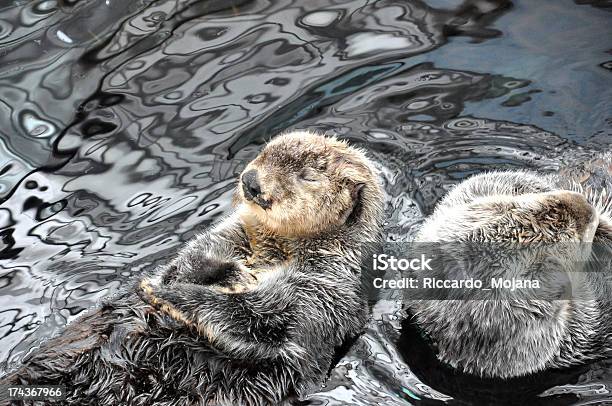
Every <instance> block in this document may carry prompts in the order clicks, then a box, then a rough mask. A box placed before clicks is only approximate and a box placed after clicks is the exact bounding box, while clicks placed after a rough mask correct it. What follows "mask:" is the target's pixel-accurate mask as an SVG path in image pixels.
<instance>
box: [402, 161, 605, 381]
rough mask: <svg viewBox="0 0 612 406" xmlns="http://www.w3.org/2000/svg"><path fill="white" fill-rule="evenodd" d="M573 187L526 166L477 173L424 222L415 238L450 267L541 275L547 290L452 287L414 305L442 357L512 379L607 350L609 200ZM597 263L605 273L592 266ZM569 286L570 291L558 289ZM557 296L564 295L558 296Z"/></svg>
mask: <svg viewBox="0 0 612 406" xmlns="http://www.w3.org/2000/svg"><path fill="white" fill-rule="evenodd" d="M566 183H567V182H565V181H564V180H563V179H560V178H556V177H554V176H543V175H538V174H535V173H530V172H520V171H517V172H492V173H487V174H482V175H477V176H474V177H472V178H470V179H468V180H466V181H464V182H463V183H461V184H459V185H458V186H457V187H455V188H454V189H453V190H452V191H451V192H450V193H448V195H447V196H446V197H445V198H444V199H443V200H442V201H441V202H440V203H439V204H438V206H437V208H436V210H435V212H434V213H433V214H432V215H431V216H430V217H429V218H428V219H427V220H426V221H425V223H424V225H423V227H422V229H421V230H420V232H419V235H418V237H417V240H418V241H420V242H422V243H427V244H429V243H434V244H441V245H442V246H443V247H444V254H443V256H444V255H447V256H448V257H453V258H452V259H453V261H454V262H452V263H451V267H453V270H452V271H451V272H455V273H461V272H463V271H466V273H467V274H470V273H471V275H470V276H477V277H480V278H482V277H484V276H485V275H486V276H488V277H489V278H490V277H491V276H494V275H496V276H503V275H505V276H509V277H517V278H538V279H541V280H543V281H544V283H543V284H544V288H546V289H548V290H542V291H537V292H536V291H525V292H519V291H515V292H508V291H494V290H493V291H491V292H484V291H476V293H470V294H469V296H466V295H465V294H464V292H463V291H462V292H452V291H450V292H448V294H447V296H446V297H445V299H446V300H431V299H432V298H429V299H430V300H414V301H410V302H409V309H410V312H411V313H412V314H413V315H414V320H415V321H416V324H417V325H418V326H420V328H422V329H423V330H424V331H425V332H426V333H427V335H428V336H429V337H430V338H431V340H432V341H433V343H434V344H435V346H436V352H437V356H438V358H439V359H440V360H441V361H442V362H444V363H446V364H448V365H450V366H452V367H454V368H456V369H459V370H461V371H463V372H467V373H470V374H474V375H478V376H483V377H500V378H509V377H515V376H521V375H527V374H530V373H533V372H538V371H542V370H544V369H549V368H560V367H568V366H572V365H576V364H580V363H583V362H586V361H588V360H592V359H596V358H599V357H602V356H605V355H606V354H607V353H609V351H610V349H611V346H612V274H610V258H612V256H611V253H612V220H611V213H610V205H609V204H608V203H606V200H605V199H606V198H608V199H609V197H606V196H603V195H600V194H597V193H587V192H585V191H583V190H581V189H580V188H576V187H569V189H576V190H577V191H574V190H567V189H564V188H566V187H568V186H567V185H566ZM595 250H597V254H594V252H595ZM593 262H595V263H596V264H595V266H598V269H587V267H588V266H590V264H591V265H592V264H593ZM434 269H435V268H434ZM441 269H442V270H443V271H445V272H446V271H448V270H449V269H450V267H449V268H446V269H444V267H443V266H442V267H441ZM441 269H438V270H436V272H439V271H440V270H441ZM457 270H459V271H460V272H456V271H457ZM475 273H476V275H475ZM420 276H431V272H428V274H427V275H425V274H424V273H423V274H421V275H420ZM447 276H448V273H447V274H445V275H441V277H447ZM563 278H566V279H563ZM483 279H484V278H483ZM558 282H560V283H558ZM565 287H569V289H570V291H569V294H568V292H567V291H565V290H564V289H558V288H565ZM556 293H558V294H559V296H560V297H561V299H562V300H554V299H555V297H556V296H555V295H554V294H556Z"/></svg>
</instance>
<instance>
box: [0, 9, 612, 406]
mask: <svg viewBox="0 0 612 406" xmlns="http://www.w3.org/2000/svg"><path fill="white" fill-rule="evenodd" d="M560 3H563V4H560ZM592 3H593V6H595V7H591V6H588V5H575V4H572V3H569V2H556V3H553V2H550V3H549V4H548V5H547V6H546V7H543V6H540V7H536V6H534V5H532V4H531V3H529V2H515V3H514V4H512V3H511V2H509V1H502V0H499V1H495V0H479V1H464V2H460V1H454V0H436V1H433V0H432V1H412V2H404V1H386V0H383V1H365V0H355V1H336V0H316V1H309V2H292V1H289V0H287V1H280V2H279V1H265V0H257V1H231V2H227V1H221V0H212V1H196V0H191V1H186V0H179V1H176V0H167V1H148V0H147V1H135V2H128V1H118V0H107V1H105V2H101V1H93V0H92V1H79V2H76V1H67V0H64V1H49V0H48V1H35V2H28V3H19V2H14V4H11V5H3V6H0V61H1V62H0V123H1V124H2V125H0V174H1V176H0V199H1V200H0V201H1V204H0V237H1V239H0V241H1V243H0V249H1V251H0V259H2V262H1V263H0V267H1V268H2V271H1V273H0V289H1V292H2V294H1V296H0V309H1V310H0V313H1V316H0V343H1V344H2V345H1V346H0V352H1V354H2V356H1V357H0V359H1V360H2V361H4V365H5V366H6V365H8V364H11V363H14V362H17V361H18V360H19V359H21V358H22V357H23V356H24V355H25V353H27V352H28V351H30V350H31V349H32V348H33V346H35V345H37V344H38V343H40V342H41V340H43V339H44V338H45V337H47V336H49V335H51V334H54V333H55V332H57V331H59V330H60V329H61V328H62V326H64V325H65V324H66V322H68V321H70V320H73V319H74V318H75V317H76V316H77V315H78V314H79V313H80V312H82V311H83V310H84V309H86V308H87V307H89V306H91V305H92V304H93V303H95V302H96V300H98V299H100V298H101V297H104V296H107V295H109V294H111V293H113V292H115V291H116V290H117V289H118V288H119V287H120V286H121V285H122V284H123V283H124V282H125V281H126V280H127V279H128V278H129V277H130V276H131V275H133V274H138V273H140V272H142V270H144V269H148V268H150V267H153V266H155V265H156V264H158V263H161V262H163V261H164V260H165V259H166V258H167V257H168V256H169V255H171V254H172V253H173V252H175V251H176V250H177V249H178V247H180V245H181V244H182V242H183V241H185V240H187V239H189V238H191V237H192V236H193V235H194V234H195V233H196V232H197V231H198V230H201V229H203V228H205V227H207V226H208V225H209V224H210V223H211V222H213V221H215V220H216V219H218V218H219V217H220V216H222V215H224V214H225V213H227V211H228V210H230V205H231V194H232V190H233V188H234V186H235V183H234V182H235V178H236V175H237V174H238V173H239V172H240V171H241V170H242V168H243V167H244V165H245V164H246V162H248V161H249V160H250V159H252V158H253V157H254V156H255V155H256V154H257V153H258V151H259V150H260V148H261V145H262V144H263V142H265V141H266V140H267V139H268V138H269V136H270V135H271V134H273V133H275V132H278V131H282V130H285V129H290V128H306V127H309V128H316V129H319V130H320V131H321V132H325V133H330V134H331V133H334V134H338V135H340V136H342V137H345V138H348V139H350V140H351V141H352V142H354V143H356V144H360V145H362V146H363V147H364V148H366V149H367V150H368V151H369V152H370V154H371V155H372V156H373V157H374V158H375V159H376V160H377V161H378V162H379V165H380V168H381V170H382V173H383V176H384V182H385V189H386V192H387V197H388V205H387V212H388V215H389V221H388V226H387V234H388V238H389V239H390V240H399V239H409V238H410V236H411V235H412V234H413V233H414V230H415V229H416V227H418V224H419V222H420V220H421V219H422V216H423V215H424V214H427V213H429V212H430V211H431V210H432V208H433V206H434V204H435V202H436V201H437V199H439V198H440V196H442V195H443V194H444V193H445V191H446V190H447V189H448V188H449V187H451V186H452V185H453V184H455V183H457V182H458V181H460V180H461V179H463V178H465V177H466V176H469V175H470V174H473V173H477V172H480V171H483V170H488V169H491V168H537V169H541V170H549V171H552V170H557V169H559V168H563V167H565V166H567V165H568V164H569V165H573V164H576V163H580V162H583V161H585V160H587V159H589V158H590V157H591V156H592V155H593V154H594V153H595V150H602V149H606V148H609V142H610V134H611V133H610V129H611V126H612V121H611V117H610V112H609V109H607V107H606V106H607V105H606V103H605V102H603V101H604V100H605V97H606V93H605V92H606V90H602V89H604V88H605V83H606V80H607V81H608V82H607V83H609V77H610V76H609V75H610V71H609V69H607V68H606V66H605V62H606V61H609V59H610V57H609V55H607V56H606V55H605V54H602V55H601V57H600V56H599V54H597V52H599V51H598V50H599V47H601V46H602V45H601V44H600V42H597V41H592V39H593V38H594V37H596V38H606V37H609V36H610V34H612V32H611V31H610V28H608V27H609V25H605V24H602V21H605V20H604V19H605V16H606V15H608V16H609V14H606V11H604V10H602V8H601V7H602V5H601V4H600V3H601V2H592ZM524 14H529V15H530V16H531V17H530V18H533V19H535V20H537V19H539V21H551V19H552V20H555V19H558V20H565V19H567V18H568V16H571V17H572V18H579V19H581V21H592V23H591V24H589V25H585V26H584V27H583V28H582V29H575V30H574V31H573V37H572V38H569V39H567V41H566V43H565V44H564V46H565V47H566V48H567V52H565V53H564V55H567V56H566V58H567V60H561V61H560V60H558V59H555V58H556V56H555V58H552V59H546V58H545V54H544V53H543V55H542V56H541V57H540V56H539V55H538V56H534V55H533V54H529V52H530V50H532V49H536V50H537V51H538V52H539V51H540V50H541V49H542V46H541V45H539V44H540V42H542V41H548V40H549V38H555V36H556V35H561V33H563V32H564V30H565V28H564V26H562V25H559V26H555V25H554V24H540V25H538V26H537V29H538V33H539V34H538V35H537V36H533V35H532V36H531V37H530V39H526V38H525V37H523V36H520V35H519V34H517V32H516V31H515V28H514V27H515V26H516V25H517V24H519V23H521V22H522V21H523V20H524V19H523V18H522V17H521V18H519V17H520V16H522V15H524ZM530 29H534V28H533V27H532V28H530ZM524 31H525V32H526V34H525V35H527V34H529V32H527V31H528V30H524ZM580 47H582V48H584V49H585V51H584V52H580V53H577V52H576V51H575V50H576V49H578V48H580ZM549 49H553V50H556V49H557V48H554V47H553V48H551V47H549V46H547V47H545V51H546V50H549ZM500 50H508V52H507V55H506V54H503V53H501V51H500ZM586 50H591V51H592V52H586ZM550 52H552V51H550ZM525 55H528V56H529V58H524V56H525ZM512 57H514V58H515V59H516V60H514V61H510V60H509V59H508V58H512ZM521 57H523V59H521ZM571 58H575V59H571ZM498 59H499V60H504V63H500V62H499V61H498ZM572 64H574V65H572ZM565 66H580V67H583V66H588V69H587V68H584V69H578V70H576V71H575V72H574V73H573V74H574V75H575V76H574V77H572V80H566V79H567V76H566V74H567V71H566V70H564V69H566V68H565ZM568 69H571V68H568ZM549 73H550V74H549ZM555 75H558V76H559V77H560V78H561V79H555V77H556V76H555ZM603 75H607V76H603ZM564 78H565V79H564ZM606 78H607V79H606ZM581 79H585V80H582V82H581ZM561 83H562V84H563V87H561V86H557V85H559V84H561ZM584 89H586V90H584ZM556 95H562V96H563V97H562V102H561V103H560V104H559V105H557V102H558V101H559V98H560V97H561V96H556ZM585 99H586V100H589V101H590V102H589V103H588V107H589V108H588V109H585V108H583V107H584V104H585ZM608 100H609V98H608ZM536 104H537V106H541V107H538V108H541V109H544V112H546V114H544V113H539V112H538V113H537V117H538V118H534V116H533V115H528V112H529V114H531V111H532V110H534V109H536ZM578 107H580V108H578ZM534 114H535V113H534ZM546 120H548V121H546ZM551 120H553V121H551ZM534 123H537V125H534ZM559 123H562V124H559ZM563 123H588V125H587V124H584V125H583V127H582V128H585V129H594V130H593V132H592V133H586V134H579V135H576V131H574V127H571V128H570V127H567V126H566V127H563V125H565V124H563ZM552 130H554V131H552ZM401 316H402V308H401V303H400V302H399V301H398V302H382V303H379V304H378V305H377V306H376V307H375V309H374V318H373V321H372V323H371V324H370V325H369V326H368V329H367V332H366V334H365V335H364V336H363V337H362V338H361V339H360V340H358V342H357V343H356V344H355V346H354V347H353V348H352V349H351V350H350V352H349V354H347V356H346V357H345V358H344V359H343V360H342V362H341V363H340V364H339V365H338V367H337V368H335V369H334V370H333V371H332V375H331V378H330V381H329V382H328V383H327V385H326V387H325V388H323V390H322V392H321V393H320V394H317V395H313V396H312V397H311V398H310V399H309V400H307V401H306V402H305V403H308V404H342V403H343V402H344V403H351V404H363V405H369V404H373V403H374V402H381V403H384V404H398V405H399V404H406V403H418V402H419V400H421V401H423V400H424V399H426V400H427V402H429V403H436V402H445V403H453V402H455V400H456V401H457V402H459V401H464V400H465V399H463V398H462V393H463V392H461V391H460V390H459V391H458V390H457V388H454V389H453V388H452V387H451V388H450V389H449V387H448V386H444V385H442V384H441V383H440V380H436V377H435V376H434V377H431V376H430V377H429V380H428V377H427V374H423V373H421V372H419V371H422V370H423V368H425V369H426V368H427V366H428V365H431V364H428V362H430V361H428V360H427V359H426V358H421V359H419V360H417V361H414V360H411V359H410V357H408V358H406V356H405V354H402V353H400V351H402V352H404V353H406V352H407V353H411V349H410V348H412V347H411V346H414V348H421V347H418V342H417V340H416V338H415V337H413V336H409V337H408V336H406V331H408V330H406V329H405V328H404V329H402V322H401V319H402V317H401ZM402 337H403V338H402ZM406 337H408V338H406ZM398 341H401V342H403V343H404V344H405V343H409V347H408V348H403V347H402V346H398V345H396V343H397V342H398ZM423 348H424V347H423ZM412 353H414V351H412ZM415 362H416V363H417V364H418V365H415V364H414V363H415ZM602 365H603V366H602ZM419 367H420V369H419ZM604 367H605V363H604V364H599V367H598V366H594V367H593V368H592V369H590V370H589V371H588V372H587V375H584V374H583V375H581V377H580V378H578V380H577V381H576V380H575V379H574V378H573V377H569V376H568V377H567V381H566V382H570V381H571V385H562V386H557V387H555V388H553V389H549V390H548V391H547V392H546V396H547V397H550V398H555V399H557V398H559V397H561V396H565V397H566V398H571V399H575V396H574V395H572V394H580V395H581V396H584V397H585V398H587V399H599V398H601V397H602V396H605V395H604V394H605V393H607V392H606V391H608V390H609V388H610V387H611V385H610V376H609V373H608V372H606V371H607V370H609V369H606V368H604ZM597 368H600V369H597ZM417 372H418V374H417ZM572 379H574V380H572ZM560 382H561V383H563V381H560ZM556 383H557V382H555V383H551V386H553V385H554V384H556ZM466 385H467V384H466ZM474 385H476V384H474ZM532 389H533V388H532ZM539 389H540V388H539V387H538V390H539ZM463 394H465V393H463ZM470 396H474V397H475V398H476V399H478V398H480V399H484V398H482V395H481V394H474V393H472V392H470ZM454 399H455V400H454ZM462 399H463V400H462ZM429 403H428V404H429Z"/></svg>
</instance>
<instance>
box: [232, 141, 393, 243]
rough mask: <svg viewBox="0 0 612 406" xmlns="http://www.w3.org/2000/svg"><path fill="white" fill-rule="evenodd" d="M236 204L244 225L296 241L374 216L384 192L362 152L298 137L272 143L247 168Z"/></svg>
mask: <svg viewBox="0 0 612 406" xmlns="http://www.w3.org/2000/svg"><path fill="white" fill-rule="evenodd" d="M235 200H236V202H237V203H238V204H240V207H239V213H240V215H241V216H242V218H243V219H244V220H245V221H248V220H249V219H251V220H252V219H253V218H254V219H256V220H257V222H258V223H259V224H261V225H263V226H264V227H265V228H266V229H267V230H269V231H271V232H273V233H275V234H277V235H283V236H289V237H296V236H297V237H299V236H309V235H313V234H318V233H323V232H326V231H330V230H333V229H335V228H337V227H340V226H342V225H344V224H346V223H347V222H351V221H354V220H356V219H358V218H359V217H360V216H361V215H362V214H366V215H370V216H372V215H374V216H375V215H376V214H374V211H376V208H374V207H370V206H373V205H374V206H379V205H380V201H382V192H381V190H380V186H379V185H378V182H377V180H376V170H375V169H374V168H373V166H372V164H371V163H370V161H369V160H368V159H367V158H366V156H365V154H364V153H363V152H362V151H361V150H359V149H356V148H353V147H350V146H349V145H348V144H347V143H346V142H344V141H340V140H338V139H336V138H330V137H323V136H320V135H315V134H312V133H309V132H305V131H296V132H291V133H288V134H284V135H281V136H279V137H277V138H275V139H273V140H272V141H271V142H270V143H268V144H267V145H266V147H265V148H264V149H263V151H262V152H261V153H260V154H259V156H257V158H255V159H254V160H253V161H252V162H250V163H249V164H248V165H247V167H246V168H245V169H244V171H243V172H242V174H241V176H240V182H239V185H238V190H237V192H236V196H235ZM364 209H365V210H364ZM368 210H369V211H370V213H367V211H368ZM364 212H366V213H364ZM376 220H377V219H374V221H376Z"/></svg>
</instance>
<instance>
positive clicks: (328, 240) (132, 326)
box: [3, 136, 382, 406]
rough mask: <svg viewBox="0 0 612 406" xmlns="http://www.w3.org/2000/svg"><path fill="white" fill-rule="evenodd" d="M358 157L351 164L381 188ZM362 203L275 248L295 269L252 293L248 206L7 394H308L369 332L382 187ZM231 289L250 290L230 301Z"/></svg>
mask: <svg viewBox="0 0 612 406" xmlns="http://www.w3.org/2000/svg"><path fill="white" fill-rule="evenodd" d="M294 138H295V136H294ZM322 140H323V138H322V137H319V142H322V143H324V141H322ZM281 144H282V142H281ZM275 145H277V146H276V147H274V148H277V150H275V151H276V152H275V153H276V155H277V156H282V151H281V150H280V149H278V148H280V147H278V145H279V142H276V144H275ZM281 146H282V145H281ZM347 151H349V152H355V151H356V150H354V149H351V148H348V150H347ZM292 153H295V151H292ZM359 154H361V152H359ZM359 154H357V155H355V156H354V157H353V158H355V159H358V160H359V163H360V165H362V166H361V168H362V169H363V168H365V167H367V168H370V169H371V170H372V173H371V174H370V175H372V179H374V174H375V171H374V169H373V168H372V167H371V164H370V163H369V161H367V160H365V158H363V156H362V155H359ZM267 164H274V162H272V163H270V162H267ZM363 165H365V166H363ZM282 175H283V176H289V175H290V174H289V173H288V172H287V171H284V172H283V173H282ZM347 181H350V179H348V180H347ZM347 184H350V182H348V183H347ZM358 199H359V201H358V202H356V206H358V210H357V211H356V212H355V215H354V216H351V218H350V221H347V222H346V223H345V224H344V225H342V226H340V227H336V228H332V229H328V230H325V231H323V232H319V233H318V234H316V235H309V236H308V237H304V238H297V237H291V238H283V237H282V236H280V237H278V240H281V241H280V243H282V244H280V243H279V244H280V245H282V246H283V247H284V248H285V249H286V250H287V251H288V252H289V253H290V254H291V255H290V258H284V259H283V260H278V261H276V260H273V259H272V258H271V257H266V258H269V259H267V260H266V261H269V262H270V264H268V263H266V262H265V261H264V263H263V265H262V264H260V266H264V267H268V268H271V272H269V274H265V275H264V277H262V279H261V280H260V281H259V282H258V283H257V284H256V286H254V287H251V286H249V283H251V282H252V280H251V278H252V277H251V276H249V275H248V273H247V272H245V265H244V263H245V261H246V259H247V258H248V257H249V256H250V255H251V254H253V252H252V250H253V247H252V246H251V243H250V240H249V235H248V234H247V231H246V228H245V224H244V222H243V220H242V218H241V216H240V213H239V212H240V211H241V210H243V209H244V207H243V204H242V203H240V204H239V206H238V207H237V210H236V212H234V213H233V214H231V215H230V216H229V217H227V218H225V219H224V220H223V221H221V222H220V223H219V224H217V225H216V226H215V227H213V228H212V229H210V230H208V231H207V232H205V233H204V234H201V235H200V236H198V237H197V238H195V239H193V240H192V241H190V242H189V243H188V244H187V245H186V246H185V248H183V249H182V250H181V251H180V252H179V253H178V255H177V256H176V258H175V259H173V260H172V261H171V262H170V263H169V264H168V265H166V266H163V267H161V268H159V269H157V270H155V271H154V272H153V273H152V274H151V275H145V276H144V277H143V278H141V279H139V280H138V281H137V283H136V284H135V286H134V287H133V288H132V289H130V290H129V291H128V292H126V293H124V294H122V295H120V296H118V297H116V298H113V299H112V300H109V301H107V302H106V303H105V304H103V305H102V306H100V307H99V308H97V309H94V310H93V311H92V312H90V313H89V314H87V315H85V316H83V317H81V318H79V319H78V320H77V321H75V322H73V323H71V324H70V325H69V326H68V327H67V328H66V329H65V331H64V332H62V334H60V335H59V336H58V337H56V338H54V339H52V340H50V341H48V342H47V343H46V344H45V345H43V347H42V348H40V349H38V350H37V351H35V352H34V353H33V355H31V356H30V357H28V358H27V359H26V360H25V361H24V363H23V365H22V366H21V367H20V368H19V369H18V370H16V371H15V372H13V373H12V374H10V375H9V376H7V377H5V378H4V381H3V383H13V384H62V385H65V386H66V388H67V389H68V398H67V401H66V404H70V405H84V404H92V405H108V406H111V405H159V406H161V405H177V406H178V405H254V406H257V405H272V404H280V403H282V402H285V401H287V400H288V399H292V398H296V397H297V398H299V397H301V396H303V395H305V394H307V393H308V392H310V391H312V390H314V389H316V388H317V387H318V386H319V385H320V384H321V383H322V381H323V379H324V378H325V374H326V373H327V371H328V370H329V368H330V367H331V364H332V361H333V358H334V355H335V350H336V349H337V348H338V347H339V346H341V345H342V344H343V343H344V342H345V341H346V340H347V339H350V338H352V337H354V336H356V335H358V334H359V333H360V332H361V330H362V329H363V326H364V324H365V322H366V318H367V303H366V300H365V298H364V295H363V294H362V293H363V292H362V288H361V265H362V262H363V260H364V259H365V258H369V257H370V252H371V251H372V250H373V247H374V244H376V243H377V242H379V235H380V226H381V221H382V219H381V217H382V207H381V206H382V194H381V190H380V188H379V185H378V184H375V183H369V184H366V185H365V188H363V190H361V193H360V194H359V196H358ZM260 237H261V236H260ZM262 238H264V239H265V241H264V242H265V243H267V244H269V245H270V246H271V247H274V246H275V245H274V244H275V243H277V242H278V241H276V240H275V239H274V238H273V237H271V236H270V235H268V234H266V235H265V236H264V237H262ZM273 243H274V244H273ZM266 249H267V250H268V251H269V252H266V255H270V254H271V253H272V254H274V255H276V254H278V253H277V252H275V251H274V248H270V247H266ZM281 257H282V255H281ZM268 265H270V266H268ZM233 286H246V287H247V288H246V289H245V290H243V291H239V292H230V291H228V290H227V289H230V288H232V287H233Z"/></svg>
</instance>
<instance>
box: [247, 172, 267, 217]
mask: <svg viewBox="0 0 612 406" xmlns="http://www.w3.org/2000/svg"><path fill="white" fill-rule="evenodd" d="M242 192H243V193H244V198H245V199H247V200H250V201H252V202H255V203H257V204H258V205H260V206H261V207H262V208H263V209H268V208H270V202H269V201H267V200H266V199H264V198H263V196H262V195H263V192H262V190H261V184H260V183H259V177H258V174H257V171H256V170H255V169H250V170H248V171H246V172H245V173H243V174H242Z"/></svg>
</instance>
